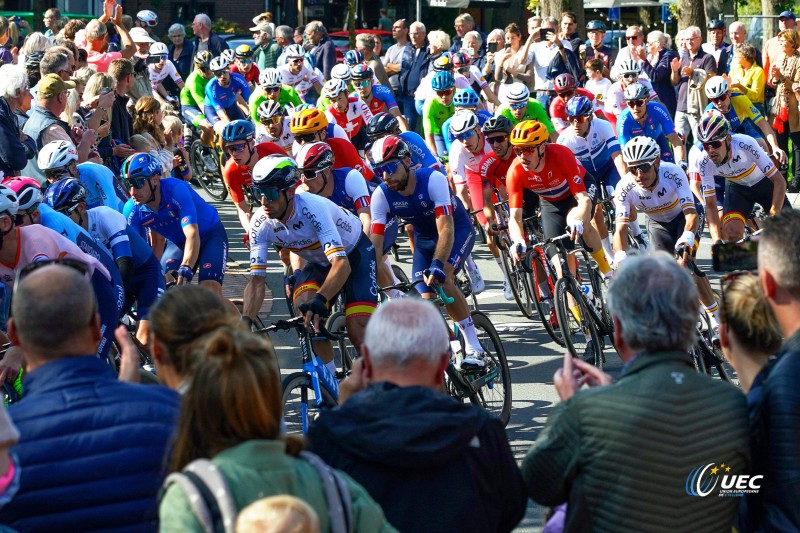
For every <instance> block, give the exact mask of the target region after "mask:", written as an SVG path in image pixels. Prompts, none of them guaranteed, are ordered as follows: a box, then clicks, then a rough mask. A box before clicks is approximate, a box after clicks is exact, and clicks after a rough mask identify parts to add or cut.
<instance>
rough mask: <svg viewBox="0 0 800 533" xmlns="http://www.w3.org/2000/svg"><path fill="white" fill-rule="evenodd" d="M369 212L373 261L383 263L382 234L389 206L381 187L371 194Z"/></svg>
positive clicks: (387, 217)
mask: <svg viewBox="0 0 800 533" xmlns="http://www.w3.org/2000/svg"><path fill="white" fill-rule="evenodd" d="M369 211H370V217H371V218H372V224H371V225H370V232H369V240H370V241H371V242H372V245H373V246H375V259H376V260H377V262H378V263H380V262H381V261H383V232H384V229H385V227H386V222H388V219H389V204H388V203H387V202H386V196H384V194H383V189H382V188H381V187H378V188H377V189H375V190H374V191H373V192H372V199H371V201H370V204H369Z"/></svg>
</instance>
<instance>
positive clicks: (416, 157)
mask: <svg viewBox="0 0 800 533" xmlns="http://www.w3.org/2000/svg"><path fill="white" fill-rule="evenodd" d="M398 136H399V137H400V138H401V139H403V140H404V141H405V142H406V144H407V145H408V149H409V150H410V151H411V163H412V164H413V165H414V168H415V169H416V168H432V169H434V170H438V171H439V172H442V173H444V168H443V167H442V164H441V163H439V160H438V159H437V158H436V156H434V155H433V154H432V153H431V150H430V148H428V145H427V144H425V139H423V138H422V137H421V136H420V135H419V133H417V132H414V131H404V132H401V133H399V134H398Z"/></svg>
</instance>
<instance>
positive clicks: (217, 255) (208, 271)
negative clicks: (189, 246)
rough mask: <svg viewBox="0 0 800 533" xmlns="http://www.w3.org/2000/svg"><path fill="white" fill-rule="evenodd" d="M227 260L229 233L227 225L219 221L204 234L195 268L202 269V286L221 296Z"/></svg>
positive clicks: (200, 279)
mask: <svg viewBox="0 0 800 533" xmlns="http://www.w3.org/2000/svg"><path fill="white" fill-rule="evenodd" d="M227 260H228V234H227V233H226V231H225V226H223V225H222V222H219V223H218V224H217V225H216V227H214V228H213V229H211V230H210V231H208V232H207V233H206V234H205V235H203V237H202V242H201V244H200V254H199V255H198V257H197V264H196V265H195V270H198V269H199V271H200V276H199V279H198V282H199V284H200V286H202V287H205V288H207V289H210V290H212V291H214V292H215V293H217V294H218V295H219V296H220V297H222V281H223V279H224V278H225V266H226V262H227Z"/></svg>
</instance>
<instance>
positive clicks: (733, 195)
mask: <svg viewBox="0 0 800 533" xmlns="http://www.w3.org/2000/svg"><path fill="white" fill-rule="evenodd" d="M773 187H774V184H773V183H772V180H770V179H768V178H764V179H762V180H761V181H759V182H758V183H756V184H755V185H753V186H751V187H748V186H747V185H741V184H739V183H736V182H733V181H728V183H727V184H726V185H725V203H723V204H722V205H723V207H722V213H723V214H722V223H723V224H724V223H725V222H727V221H729V220H741V221H742V223H744V222H745V221H746V220H747V218H748V217H749V216H750V214H751V213H752V212H753V207H754V206H755V205H756V204H759V205H761V207H763V208H764V211H769V210H770V208H771V207H772V189H773ZM787 208H788V209H791V208H792V206H791V204H789V200H788V198H786V196H784V197H783V207H782V209H787Z"/></svg>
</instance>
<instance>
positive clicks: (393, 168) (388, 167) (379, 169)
mask: <svg viewBox="0 0 800 533" xmlns="http://www.w3.org/2000/svg"><path fill="white" fill-rule="evenodd" d="M399 166H400V161H399V160H398V161H392V162H391V163H384V164H382V165H378V166H376V167H375V168H374V170H375V174H376V175H377V176H383V173H384V172H385V173H386V174H388V175H389V176H391V175H392V174H394V173H395V172H397V167H399Z"/></svg>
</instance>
